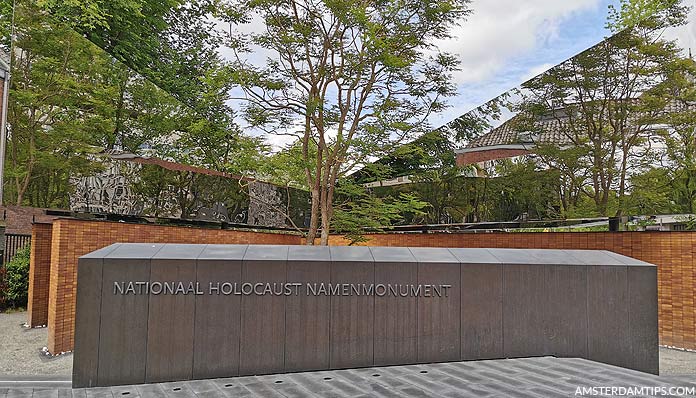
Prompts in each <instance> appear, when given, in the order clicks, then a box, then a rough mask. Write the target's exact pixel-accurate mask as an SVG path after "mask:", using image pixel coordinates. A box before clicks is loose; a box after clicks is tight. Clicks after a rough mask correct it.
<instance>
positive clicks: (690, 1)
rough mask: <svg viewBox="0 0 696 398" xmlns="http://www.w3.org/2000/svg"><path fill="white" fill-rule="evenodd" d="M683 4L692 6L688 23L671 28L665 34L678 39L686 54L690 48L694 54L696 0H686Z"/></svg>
mask: <svg viewBox="0 0 696 398" xmlns="http://www.w3.org/2000/svg"><path fill="white" fill-rule="evenodd" d="M683 4H684V5H687V6H691V7H692V8H691V14H689V21H688V23H687V24H686V25H684V26H679V27H677V28H673V29H670V30H669V31H668V32H667V33H666V34H665V35H666V37H667V38H669V39H676V40H677V43H678V44H679V46H681V47H682V48H683V49H684V52H685V55H686V54H688V52H689V50H691V52H692V54H696V0H685V1H684V2H683Z"/></svg>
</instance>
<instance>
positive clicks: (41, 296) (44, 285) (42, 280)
mask: <svg viewBox="0 0 696 398" xmlns="http://www.w3.org/2000/svg"><path fill="white" fill-rule="evenodd" d="M52 231H53V228H52V225H51V224H34V227H33V229H32V233H31V241H32V242H33V244H32V245H31V255H30V260H29V302H28V304H27V312H28V314H29V320H28V321H27V322H28V323H29V326H31V327H37V326H44V325H46V324H48V290H49V281H50V277H51V232H52Z"/></svg>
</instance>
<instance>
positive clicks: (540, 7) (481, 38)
mask: <svg viewBox="0 0 696 398" xmlns="http://www.w3.org/2000/svg"><path fill="white" fill-rule="evenodd" d="M600 4H601V1H600V0H562V1H559V0H526V1H519V0H478V1H476V2H475V3H473V4H472V8H473V10H474V13H473V14H472V15H471V16H470V17H469V19H468V20H467V21H464V22H463V23H462V24H461V26H459V27H457V28H455V29H454V30H453V32H452V33H453V35H454V36H455V37H454V38H453V39H449V40H445V41H441V42H438V43H437V46H438V47H439V48H440V49H441V50H444V51H447V52H451V53H455V54H458V55H459V56H460V57H461V60H462V65H461V68H462V70H461V72H459V73H457V75H456V76H455V77H456V80H457V82H458V83H470V82H480V81H482V80H485V79H487V78H489V77H491V76H493V75H495V73H496V72H497V71H499V70H500V69H501V68H503V67H504V66H505V64H506V61H508V60H510V59H511V58H513V57H515V56H518V55H520V54H524V53H527V52H529V51H532V50H533V49H534V48H535V47H537V46H538V45H539V44H540V43H543V42H545V41H548V40H552V39H553V38H554V37H556V35H557V32H558V28H559V25H560V24H561V23H562V22H563V21H564V20H566V19H568V18H570V17H572V16H573V14H575V13H578V12H583V11H587V10H591V9H596V8H597V7H598V6H599V5H600Z"/></svg>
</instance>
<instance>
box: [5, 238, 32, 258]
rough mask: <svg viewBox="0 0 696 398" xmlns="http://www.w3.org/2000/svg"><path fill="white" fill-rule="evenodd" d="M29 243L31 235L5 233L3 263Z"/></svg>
mask: <svg viewBox="0 0 696 398" xmlns="http://www.w3.org/2000/svg"><path fill="white" fill-rule="evenodd" d="M29 244H31V235H25V234H5V253H4V255H3V264H7V262H8V261H10V260H12V257H14V256H15V254H17V252H18V251H20V250H21V249H23V248H25V247H27V246H28V245H29Z"/></svg>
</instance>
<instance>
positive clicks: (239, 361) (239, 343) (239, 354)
mask: <svg viewBox="0 0 696 398" xmlns="http://www.w3.org/2000/svg"><path fill="white" fill-rule="evenodd" d="M248 250H249V245H247V246H246V247H245V248H244V254H242V256H241V257H240V260H239V283H240V284H241V283H242V282H243V281H244V258H245V257H246V253H247V251H248ZM243 308H244V295H242V296H241V297H240V298H239V339H238V340H237V347H238V348H237V375H238V376H241V374H242V334H243V333H244V327H243V325H242V319H243V316H242V314H243V313H244V311H243V310H242V309H243Z"/></svg>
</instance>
